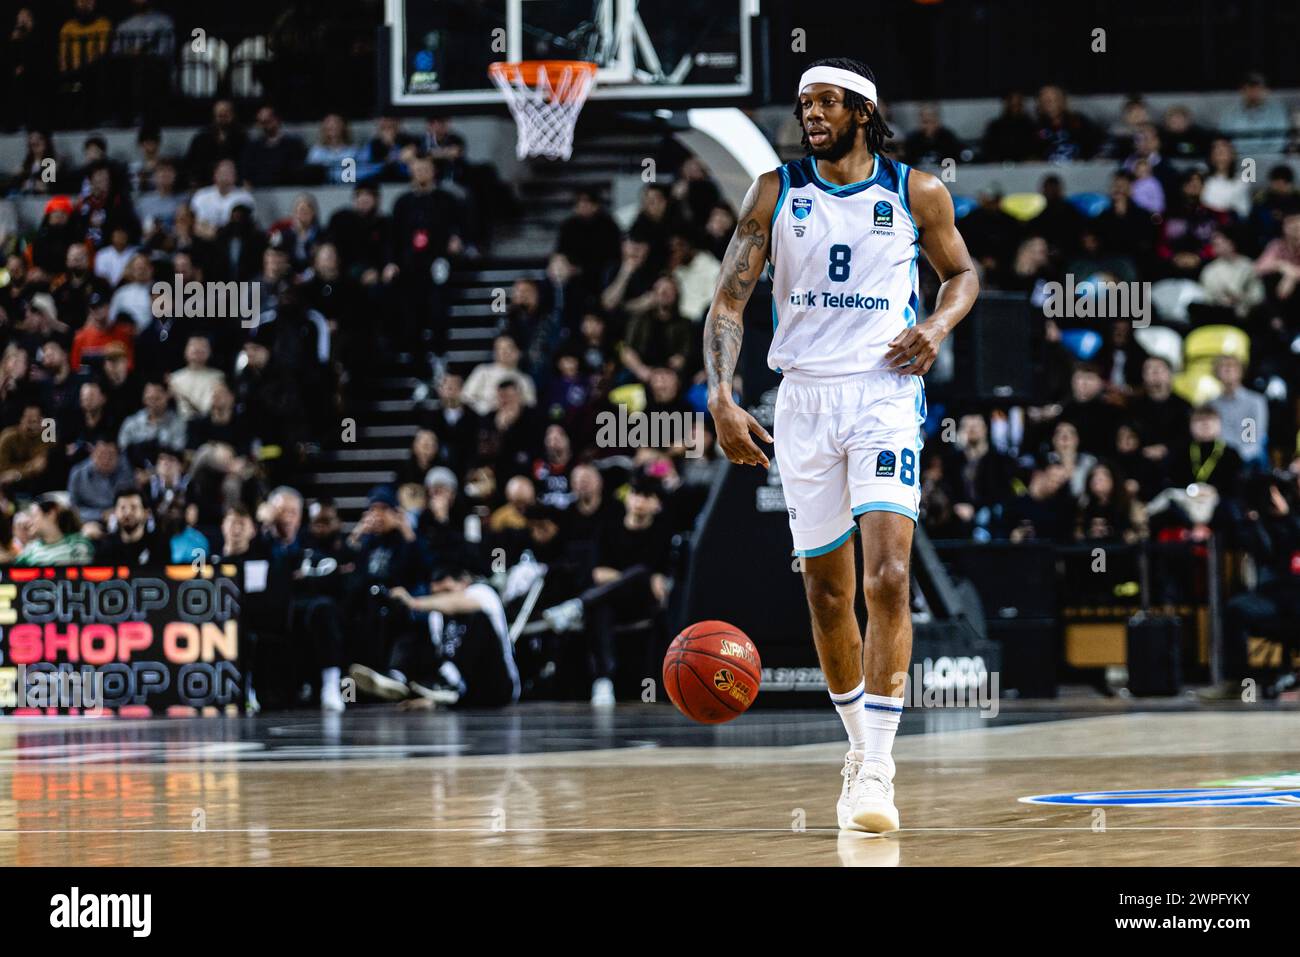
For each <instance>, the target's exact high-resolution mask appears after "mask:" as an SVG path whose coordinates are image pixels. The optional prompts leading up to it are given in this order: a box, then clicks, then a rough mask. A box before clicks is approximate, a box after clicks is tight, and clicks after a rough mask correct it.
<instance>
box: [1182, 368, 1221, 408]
mask: <svg viewBox="0 0 1300 957" xmlns="http://www.w3.org/2000/svg"><path fill="white" fill-rule="evenodd" d="M1222 391H1223V386H1222V384H1220V382H1219V380H1218V379H1216V378H1215V377H1214V375H1213V374H1212V373H1209V372H1206V371H1204V370H1203V369H1185V370H1184V371H1182V372H1180V373H1178V375H1176V376H1174V394H1175V395H1177V396H1178V397H1179V398H1181V399H1182V400H1183V401H1185V402H1187V403H1188V404H1189V405H1191V406H1192V407H1193V408H1195V407H1197V406H1202V405H1205V403H1207V402H1210V401H1213V400H1214V399H1217V398H1218V397H1219V393H1221V392H1222Z"/></svg>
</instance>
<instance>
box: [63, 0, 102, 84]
mask: <svg viewBox="0 0 1300 957" xmlns="http://www.w3.org/2000/svg"><path fill="white" fill-rule="evenodd" d="M72 9H73V15H72V16H71V17H70V18H69V19H67V20H65V21H64V23H63V26H62V27H60V28H59V72H60V73H63V74H71V73H75V72H76V71H78V70H80V69H82V68H83V67H86V66H89V65H90V64H91V63H94V62H95V61H96V60H98V59H99V58H100V57H102V56H103V55H104V54H105V53H107V52H108V41H109V37H111V36H112V35H113V23H112V21H110V20H109V19H108V17H105V16H102V15H100V16H96V14H95V0H73V4H72Z"/></svg>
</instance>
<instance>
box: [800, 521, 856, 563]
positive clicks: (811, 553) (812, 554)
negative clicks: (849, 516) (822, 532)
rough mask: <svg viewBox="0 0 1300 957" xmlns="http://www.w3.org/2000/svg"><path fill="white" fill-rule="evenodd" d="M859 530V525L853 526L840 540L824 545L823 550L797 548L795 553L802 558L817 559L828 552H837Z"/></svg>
mask: <svg viewBox="0 0 1300 957" xmlns="http://www.w3.org/2000/svg"><path fill="white" fill-rule="evenodd" d="M857 530H858V526H857V525H851V526H850V527H849V530H848V531H847V532H845V533H844V534H843V535H841V536H840V537H839V538H837V539H835V541H833V542H831V543H830V544H829V545H823V546H822V547H821V548H804V549H799V548H796V549H795V550H794V553H795V554H796V555H798V556H799V557H800V558H816V557H817V556H818V555H825V554H826V553H827V552H833V551H835V549H837V548H839V547H840V546H841V545H843V544H844V543H845V542H847V541H848V540H849V539H850V538H852V537H853V533H854V532H856V531H857Z"/></svg>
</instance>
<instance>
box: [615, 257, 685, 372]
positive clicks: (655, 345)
mask: <svg viewBox="0 0 1300 957" xmlns="http://www.w3.org/2000/svg"><path fill="white" fill-rule="evenodd" d="M651 293H652V296H651V298H650V300H649V302H648V303H647V305H646V307H645V308H644V309H643V310H639V311H638V312H637V313H636V314H635V315H634V316H633V317H632V320H631V321H630V322H629V323H628V326H627V337H626V339H625V341H624V345H623V353H622V359H623V365H624V366H625V367H626V368H627V370H628V371H629V372H630V373H631V374H632V375H633V376H634V377H635V378H637V379H639V380H640V381H642V382H645V381H647V380H648V379H649V378H650V370H651V369H654V368H656V367H658V366H667V367H668V368H670V369H672V370H673V371H675V372H677V373H678V374H679V375H681V374H685V373H687V372H689V371H691V370H690V369H689V365H690V356H691V355H692V353H693V346H692V343H693V342H694V341H695V335H694V331H693V327H692V325H691V322H690V320H689V319H687V318H685V317H684V316H683V315H682V314H681V311H680V309H679V302H678V292H677V283H676V282H675V281H674V280H673V279H672V278H671V277H669V276H661V277H660V278H659V279H657V280H656V281H655V284H654V286H653V288H652V289H651Z"/></svg>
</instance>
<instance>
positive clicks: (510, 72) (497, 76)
mask: <svg viewBox="0 0 1300 957" xmlns="http://www.w3.org/2000/svg"><path fill="white" fill-rule="evenodd" d="M488 73H489V74H490V75H491V77H492V80H493V82H494V83H496V85H497V89H499V90H500V91H501V93H502V95H503V96H504V97H505V98H506V103H507V104H509V106H510V112H511V113H513V114H514V117H515V123H516V124H518V126H519V142H518V145H517V147H516V149H515V152H516V153H517V154H518V156H519V158H520V159H523V158H524V157H526V156H545V157H546V158H547V159H565V160H567V159H568V158H569V157H570V156H571V155H573V128H574V126H575V125H577V122H578V114H579V113H581V112H582V105H583V104H584V103H586V102H587V95H588V94H589V93H591V88H592V87H593V86H595V83H596V64H594V63H588V62H586V61H585V60H526V61H523V62H520V63H493V64H491V65H490V66H489V67H488Z"/></svg>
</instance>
